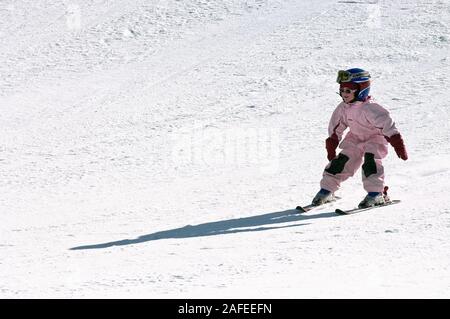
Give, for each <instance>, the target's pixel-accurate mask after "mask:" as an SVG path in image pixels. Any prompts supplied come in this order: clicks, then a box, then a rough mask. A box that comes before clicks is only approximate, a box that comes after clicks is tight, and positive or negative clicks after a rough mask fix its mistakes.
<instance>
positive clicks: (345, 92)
mask: <svg viewBox="0 0 450 319" xmlns="http://www.w3.org/2000/svg"><path fill="white" fill-rule="evenodd" d="M340 92H341V97H342V99H343V100H344V102H345V103H350V102H351V101H353V99H354V98H355V93H356V90H350V89H349V88H342V89H340Z"/></svg>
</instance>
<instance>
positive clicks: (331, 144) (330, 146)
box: [325, 134, 339, 161]
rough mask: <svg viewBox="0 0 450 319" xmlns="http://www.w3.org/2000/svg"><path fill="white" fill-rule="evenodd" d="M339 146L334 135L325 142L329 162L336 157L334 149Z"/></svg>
mask: <svg viewBox="0 0 450 319" xmlns="http://www.w3.org/2000/svg"><path fill="white" fill-rule="evenodd" d="M338 145H339V140H338V137H337V135H336V134H333V135H331V136H330V137H329V138H327V139H326V140H325V147H326V148H327V153H328V154H327V158H328V160H329V161H331V160H332V159H333V158H335V157H336V148H337V147H338Z"/></svg>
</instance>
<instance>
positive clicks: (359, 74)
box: [336, 68, 370, 101]
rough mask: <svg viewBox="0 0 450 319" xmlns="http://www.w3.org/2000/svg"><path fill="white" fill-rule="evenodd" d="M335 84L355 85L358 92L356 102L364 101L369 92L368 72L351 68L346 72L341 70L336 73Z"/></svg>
mask: <svg viewBox="0 0 450 319" xmlns="http://www.w3.org/2000/svg"><path fill="white" fill-rule="evenodd" d="M336 82H338V83H339V84H340V83H346V82H350V83H355V84H357V85H358V91H357V92H356V94H357V95H356V98H355V100H356V101H365V100H366V99H367V97H368V96H369V92H370V74H369V72H367V71H365V70H363V69H359V68H352V69H348V70H345V71H343V70H341V71H339V72H338V76H337V79H336Z"/></svg>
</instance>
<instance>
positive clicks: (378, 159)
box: [361, 142, 387, 193]
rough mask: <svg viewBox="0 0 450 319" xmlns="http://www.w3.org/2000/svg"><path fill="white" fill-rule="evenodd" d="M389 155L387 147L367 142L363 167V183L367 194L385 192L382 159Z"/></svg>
mask: <svg viewBox="0 0 450 319" xmlns="http://www.w3.org/2000/svg"><path fill="white" fill-rule="evenodd" d="M386 155H387V146H386V145H384V144H380V143H374V142H367V143H366V144H365V145H364V164H363V165H362V170H361V174H362V181H363V186H364V189H365V190H366V191H367V192H378V193H380V192H383V188H384V167H383V163H382V159H383V158H384V157H386Z"/></svg>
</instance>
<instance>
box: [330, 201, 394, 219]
mask: <svg viewBox="0 0 450 319" xmlns="http://www.w3.org/2000/svg"><path fill="white" fill-rule="evenodd" d="M398 203H400V200H398V199H394V200H391V201H389V202H386V203H385V204H383V205H377V206H372V207H365V208H359V207H356V208H353V209H348V210H342V209H339V208H337V209H336V210H335V211H334V212H335V213H336V214H338V215H351V214H355V213H360V212H363V211H366V210H369V209H374V208H380V207H385V206H389V205H394V204H398Z"/></svg>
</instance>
